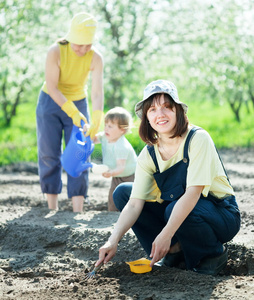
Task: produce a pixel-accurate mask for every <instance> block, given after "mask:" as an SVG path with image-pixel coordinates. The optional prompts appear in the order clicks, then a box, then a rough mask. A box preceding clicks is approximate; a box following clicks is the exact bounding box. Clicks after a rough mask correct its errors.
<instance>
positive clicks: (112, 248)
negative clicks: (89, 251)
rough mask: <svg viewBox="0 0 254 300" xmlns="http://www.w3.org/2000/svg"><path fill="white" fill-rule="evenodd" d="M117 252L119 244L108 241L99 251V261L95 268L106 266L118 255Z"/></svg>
mask: <svg viewBox="0 0 254 300" xmlns="http://www.w3.org/2000/svg"><path fill="white" fill-rule="evenodd" d="M116 251H117V243H111V242H110V241H107V242H106V243H105V244H104V245H103V246H102V247H101V248H100V249H99V259H98V260H97V262H96V263H95V267H97V266H99V265H100V264H102V263H104V264H106V263H107V262H108V261H110V260H111V259H112V258H113V257H114V256H115V254H116Z"/></svg>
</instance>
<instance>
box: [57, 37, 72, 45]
mask: <svg viewBox="0 0 254 300" xmlns="http://www.w3.org/2000/svg"><path fill="white" fill-rule="evenodd" d="M56 43H59V44H61V45H68V44H69V42H68V41H66V39H65V38H59V39H57V40H56Z"/></svg>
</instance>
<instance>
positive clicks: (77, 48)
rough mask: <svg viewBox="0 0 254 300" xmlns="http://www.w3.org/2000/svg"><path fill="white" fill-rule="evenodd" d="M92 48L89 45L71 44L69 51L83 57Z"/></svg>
mask: <svg viewBox="0 0 254 300" xmlns="http://www.w3.org/2000/svg"><path fill="white" fill-rule="evenodd" d="M91 48H92V44H90V45H77V44H72V43H71V49H72V50H73V51H74V52H75V53H76V54H77V56H84V55H85V54H86V53H87V52H88V51H90V50H91Z"/></svg>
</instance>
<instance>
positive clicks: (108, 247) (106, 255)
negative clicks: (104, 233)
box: [95, 199, 145, 266]
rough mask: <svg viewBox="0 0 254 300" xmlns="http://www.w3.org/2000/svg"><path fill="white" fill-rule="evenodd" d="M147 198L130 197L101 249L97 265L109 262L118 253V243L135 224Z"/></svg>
mask: <svg viewBox="0 0 254 300" xmlns="http://www.w3.org/2000/svg"><path fill="white" fill-rule="evenodd" d="M144 204H145V200H141V199H130V200H129V201H128V203H127V204H126V206H125V207H124V209H123V210H122V212H121V214H120V216H119V218H118V220H117V223H116V225H115V228H114V230H113V232H112V234H111V236H110V237H109V239H108V241H107V242H106V243H105V244H104V245H103V246H102V247H101V248H100V250H99V259H98V260H97V262H96V264H95V265H96V266H98V265H100V264H101V263H102V262H103V263H107V262H108V261H109V260H110V259H111V258H112V257H113V256H114V255H115V253H116V251H117V245H118V243H119V241H120V240H121V238H122V237H123V235H124V234H125V233H126V232H127V231H128V230H129V229H130V228H131V227H132V226H133V224H134V223H135V222H136V220H137V219H138V217H139V215H140V214H141V211H142V209H143V207H144Z"/></svg>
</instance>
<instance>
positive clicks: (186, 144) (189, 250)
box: [96, 80, 240, 275]
mask: <svg viewBox="0 0 254 300" xmlns="http://www.w3.org/2000/svg"><path fill="white" fill-rule="evenodd" d="M135 111H136V114H137V116H138V117H140V118H141V124H140V128H139V134H140V137H141V138H142V140H143V141H145V142H146V143H147V146H146V147H145V148H144V149H143V150H142V152H141V153H140V155H139V157H138V161H137V168H136V172H135V180H134V183H133V184H132V183H124V184H121V185H119V186H118V187H117V188H116V190H115V192H114V195H113V198H114V202H115V205H116V207H117V208H118V209H119V210H120V211H121V214H120V217H119V219H118V221H117V223H116V225H115V228H114V230H113V232H112V234H111V236H110V237H109V239H108V241H107V242H106V243H105V245H103V246H102V247H101V248H100V250H99V259H98V261H97V262H96V266H97V265H99V264H101V263H103V262H104V263H106V262H108V261H109V260H110V259H111V258H112V257H113V256H114V255H115V253H116V251H117V245H118V242H119V241H120V239H121V238H122V236H123V235H124V233H125V232H126V231H127V230H128V229H129V228H131V227H132V229H133V231H134V233H135V235H136V236H137V238H138V240H139V241H140V243H141V245H142V246H143V248H144V250H145V251H146V253H147V255H148V256H150V257H151V264H150V266H151V267H152V266H153V265H154V264H155V263H156V264H157V265H165V266H168V267H177V266H179V265H180V264H183V263H185V266H186V269H188V270H193V271H196V272H199V273H203V274H210V275H217V274H218V273H219V272H220V271H221V270H222V269H223V268H224V267H225V266H226V264H227V248H226V246H225V245H224V243H226V242H228V241H229V240H231V239H232V238H233V237H234V236H235V235H236V234H237V232H238V231H239V228H240V213H239V210H238V206H237V203H236V200H235V196H234V191H233V188H232V186H231V185H230V182H229V179H228V177H227V174H226V172H225V170H224V167H223V165H222V162H221V161H220V158H219V155H218V153H217V151H216V148H215V146H214V144H213V141H212V139H211V137H210V136H209V134H208V133H207V132H206V131H205V130H203V129H202V128H198V127H195V126H192V125H190V124H189V121H188V118H187V115H186V113H187V105H186V104H184V103H183V102H181V101H180V100H179V98H178V93H177V89H176V87H175V85H174V84H173V83H172V82H169V81H166V80H157V81H154V82H151V83H150V84H149V85H148V86H147V87H146V88H145V90H144V97H143V100H142V101H140V102H139V103H137V105H136V107H135Z"/></svg>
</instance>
